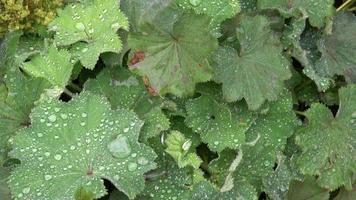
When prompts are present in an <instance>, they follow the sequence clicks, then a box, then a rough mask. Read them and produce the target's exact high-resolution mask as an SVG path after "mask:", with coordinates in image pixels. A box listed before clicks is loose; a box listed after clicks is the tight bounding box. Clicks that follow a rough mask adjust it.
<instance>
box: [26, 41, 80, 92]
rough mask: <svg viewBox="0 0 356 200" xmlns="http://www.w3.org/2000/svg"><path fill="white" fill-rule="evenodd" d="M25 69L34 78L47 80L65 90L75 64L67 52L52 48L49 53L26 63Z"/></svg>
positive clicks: (44, 53)
mask: <svg viewBox="0 0 356 200" xmlns="http://www.w3.org/2000/svg"><path fill="white" fill-rule="evenodd" d="M23 68H24V70H25V71H27V72H28V73H30V74H31V75H33V76H34V77H41V78H44V79H47V80H48V81H49V82H50V83H51V84H52V85H53V86H56V87H59V88H64V87H65V86H66V85H67V82H68V81H69V79H70V76H71V74H72V70H73V64H72V63H71V62H70V54H69V53H68V52H67V51H66V50H58V49H57V48H56V47H54V46H51V47H50V48H49V49H48V52H43V53H41V54H40V55H37V56H35V57H34V58H32V59H31V61H29V62H26V63H24V66H23Z"/></svg>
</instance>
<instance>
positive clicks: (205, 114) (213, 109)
mask: <svg viewBox="0 0 356 200" xmlns="http://www.w3.org/2000/svg"><path fill="white" fill-rule="evenodd" d="M186 110H187V118H186V123H187V125H188V126H189V127H191V128H192V129H193V130H194V131H195V132H197V133H199V134H200V135H201V138H202V141H203V142H206V143H208V146H209V148H210V149H211V150H213V151H218V152H220V151H222V150H224V149H225V148H231V149H237V148H239V147H240V146H241V144H243V143H244V142H245V132H246V131H247V130H248V128H249V127H250V125H251V123H252V122H253V120H254V118H253V115H252V114H251V113H250V112H249V111H248V109H247V107H246V106H244V105H243V104H242V103H240V104H236V105H234V106H231V108H230V107H229V106H228V105H227V104H223V103H220V102H218V101H216V100H214V98H212V97H210V96H205V95H203V96H201V97H199V98H196V99H190V100H188V101H187V103H186Z"/></svg>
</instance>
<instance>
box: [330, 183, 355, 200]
mask: <svg viewBox="0 0 356 200" xmlns="http://www.w3.org/2000/svg"><path fill="white" fill-rule="evenodd" d="M355 198H356V187H355V184H354V186H353V188H352V190H350V191H348V190H345V188H343V189H341V190H340V192H339V193H338V195H337V196H336V197H335V200H353V199H355Z"/></svg>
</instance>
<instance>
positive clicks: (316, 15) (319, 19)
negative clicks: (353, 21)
mask: <svg viewBox="0 0 356 200" xmlns="http://www.w3.org/2000/svg"><path fill="white" fill-rule="evenodd" d="M333 4H334V1H333V0H304V1H300V0H277V1H276V0H274V1H270V0H258V7H259V8H260V9H277V10H278V11H279V12H281V14H283V15H284V16H285V17H286V18H289V17H291V16H297V15H299V14H300V13H301V14H303V18H309V22H310V24H311V25H312V26H315V27H318V28H321V27H322V26H324V24H325V23H326V21H327V20H328V19H329V18H331V17H332V16H333V14H334V6H333Z"/></svg>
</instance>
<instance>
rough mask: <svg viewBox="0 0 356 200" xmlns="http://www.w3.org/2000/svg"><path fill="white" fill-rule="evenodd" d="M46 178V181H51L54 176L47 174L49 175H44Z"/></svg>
mask: <svg viewBox="0 0 356 200" xmlns="http://www.w3.org/2000/svg"><path fill="white" fill-rule="evenodd" d="M44 178H45V180H46V181H49V180H51V179H52V176H51V175H48V174H47V175H45V176H44Z"/></svg>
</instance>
